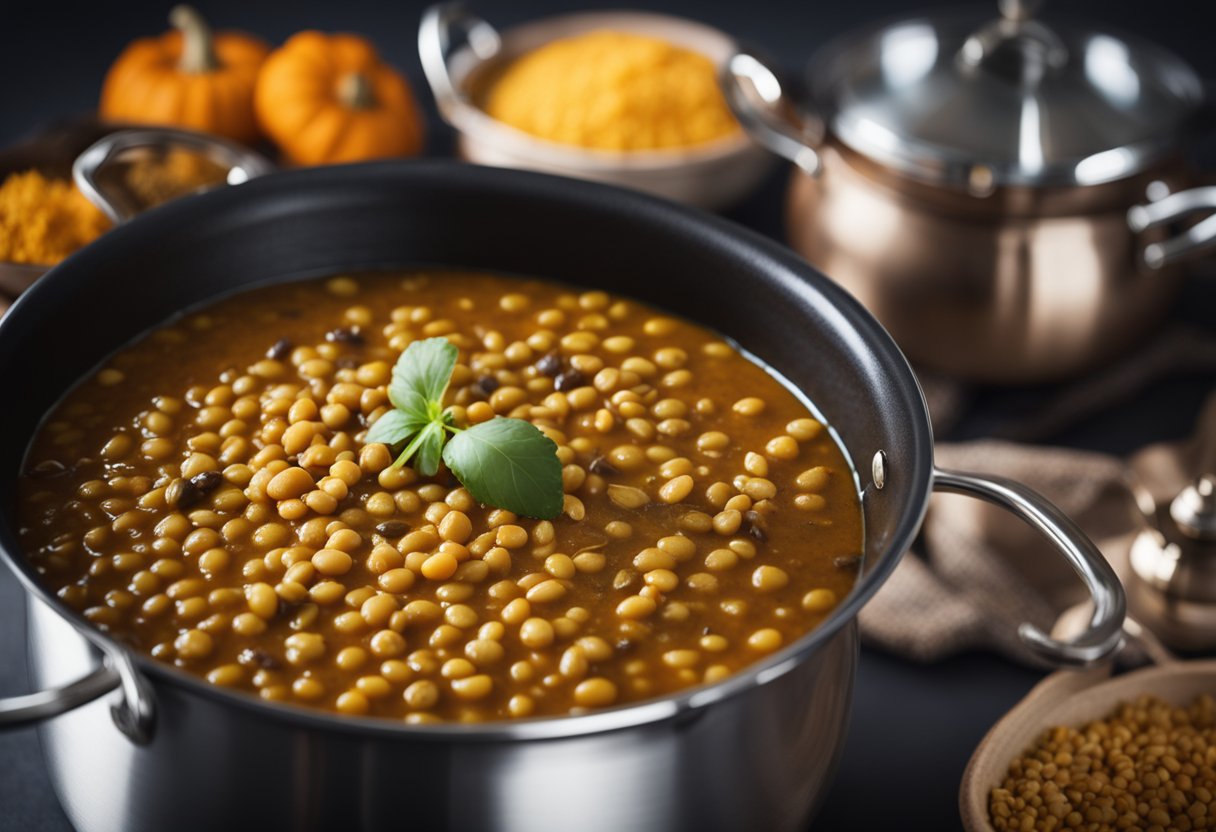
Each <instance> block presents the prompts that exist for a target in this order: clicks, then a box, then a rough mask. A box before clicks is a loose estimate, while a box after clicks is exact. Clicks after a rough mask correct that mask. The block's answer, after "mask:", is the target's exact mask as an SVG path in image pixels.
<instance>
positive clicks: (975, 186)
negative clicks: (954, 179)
mask: <svg viewBox="0 0 1216 832" xmlns="http://www.w3.org/2000/svg"><path fill="white" fill-rule="evenodd" d="M967 190H968V191H970V192H971V195H972V196H980V197H983V196H992V194H993V192H994V191H995V190H996V174H994V173H993V171H992V168H990V167H988V166H987V165H975V166H974V167H972V168H971V170H969V171H968V172H967Z"/></svg>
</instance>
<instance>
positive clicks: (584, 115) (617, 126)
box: [482, 31, 739, 151]
mask: <svg viewBox="0 0 1216 832" xmlns="http://www.w3.org/2000/svg"><path fill="white" fill-rule="evenodd" d="M482 106H483V107H484V109H485V110H486V112H488V113H489V114H490V115H491V116H493V117H494V118H496V119H498V120H499V121H502V122H505V123H506V124H509V125H511V126H512V127H516V128H518V129H520V130H523V131H525V132H527V133H531V134H533V135H535V136H539V137H541V138H543V139H549V140H551V141H555V142H562V143H564V144H573V145H578V146H580V147H588V148H595V149H598V150H614V151H616V150H621V151H628V150H653V149H657V148H673V147H689V146H692V145H697V144H702V143H704V142H708V141H712V140H714V139H718V138H722V137H723V136H727V135H729V134H731V133H733V132H735V131H737V130H738V129H739V125H738V123H737V122H736V121H735V119H734V117H733V116H732V115H731V112H730V109H729V107H728V106H727V104H726V99H725V98H724V97H723V96H722V93H721V91H720V90H719V89H718V81H717V71H716V70H715V68H714V65H713V62H712V61H711V60H710V59H709V58H707V57H705V56H704V55H700V54H697V53H696V52H692V51H690V50H687V49H683V48H681V47H678V46H676V45H674V44H671V43H668V42H667V41H664V40H660V39H659V38H653V37H647V36H644V35H638V34H633V33H629V32H612V31H594V32H587V33H585V34H581V35H575V36H573V37H568V38H561V39H559V40H556V41H553V42H552V43H548V44H546V45H544V46H542V47H540V48H539V49H536V50H534V51H532V52H529V53H527V54H525V55H523V56H522V57H520V58H518V59H516V60H515V61H513V62H511V63H510V64H509V65H508V66H507V67H506V68H505V69H504V70H503V71H502V73H501V74H500V75H499V76H498V78H497V79H496V80H495V81H494V83H492V84H491V85H490V87H489V89H488V91H487V93H486V96H485V100H484V102H482Z"/></svg>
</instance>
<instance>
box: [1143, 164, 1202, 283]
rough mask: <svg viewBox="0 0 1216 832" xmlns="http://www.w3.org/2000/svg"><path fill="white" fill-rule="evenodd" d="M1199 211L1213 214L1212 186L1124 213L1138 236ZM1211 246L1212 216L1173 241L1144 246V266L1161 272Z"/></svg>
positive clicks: (1181, 192)
mask: <svg viewBox="0 0 1216 832" xmlns="http://www.w3.org/2000/svg"><path fill="white" fill-rule="evenodd" d="M1201 211H1208V212H1216V185H1206V186H1203V187H1199V188H1190V189H1188V190H1185V191H1178V192H1177V193H1173V194H1169V195H1168V196H1164V197H1162V198H1161V199H1158V200H1154V201H1152V202H1146V203H1144V204H1143V205H1133V206H1132V207H1131V208H1129V209H1128V212H1127V224H1128V226H1129V227H1130V228H1131V230H1132V231H1134V232H1136V233H1137V234H1138V233H1140V232H1142V231H1147V230H1149V229H1151V228H1158V227H1160V226H1163V225H1167V224H1169V223H1172V222H1177V221H1178V220H1181V219H1184V218H1185V217H1187V216H1189V215H1191V214H1195V213H1199V212H1201ZM1213 246H1216V213H1214V214H1213V215H1212V216H1210V217H1208V218H1207V219H1204V220H1200V221H1199V222H1197V223H1196V224H1195V225H1193V226H1191V227H1190V228H1188V229H1186V230H1185V231H1183V232H1181V233H1180V234H1178V235H1176V236H1174V237H1170V238H1169V239H1167V240H1162V241H1160V242H1155V243H1149V244H1148V245H1146V246H1145V247H1144V253H1143V257H1144V264H1145V265H1146V266H1148V267H1149V268H1150V269H1154V270H1155V269H1161V268H1164V267H1165V266H1168V265H1170V264H1172V263H1176V262H1178V261H1179V260H1182V259H1184V258H1186V257H1189V256H1191V255H1193V254H1196V253H1198V252H1201V251H1204V250H1206V249H1209V248H1212V247H1213Z"/></svg>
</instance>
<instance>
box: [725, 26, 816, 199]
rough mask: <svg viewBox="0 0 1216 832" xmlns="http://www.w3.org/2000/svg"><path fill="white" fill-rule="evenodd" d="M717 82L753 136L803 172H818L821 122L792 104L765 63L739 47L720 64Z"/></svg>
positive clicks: (777, 78)
mask: <svg viewBox="0 0 1216 832" xmlns="http://www.w3.org/2000/svg"><path fill="white" fill-rule="evenodd" d="M718 84H719V86H720V87H721V88H722V93H723V95H725V96H726V101H727V103H728V104H729V105H730V108H731V111H732V112H734V114H735V118H737V119H739V123H740V124H742V125H743V127H744V129H745V130H747V132H748V133H749V134H751V137H752V138H753V139H755V140H756V141H757V142H758V143H759V144H760V145H761V146H763V147H765V148H767V149H768V150H771V151H772V152H773V153H776V154H777V155H778V156H782V157H784V158H786V159H789V160H790V161H791V162H793V163H794V164H795V165H797V166H798V167H799V168H801V169H802V170H803V171H805V172H806V173H807V174H809V175H811V176H818V175H819V174H820V172H821V171H822V170H823V158H822V157H821V156H820V154H819V150H818V146H819V145H820V144H821V142H822V140H823V128H822V124H821V123H819V122H818V120H817V119H815V118H814V117H812V116H810V115H808V114H807V113H805V112H804V111H803V110H802V109H800V108H799V107H798V106H797V105H796V104H794V103H793V101H792V100H791V99H790V97H789V96H788V95H786V93H785V89H784V87H783V86H782V84H781V79H780V78H779V77H778V75H777V73H776V72H774V71H773V70H772V69H771V68H770V67H769V65H768V63H767V62H765V61H764V60H763V59H762V58H760V57H758V56H757V55H756V54H755V53H754V52H751V51H749V50H746V49H739V50H737V51H736V52H735V54H733V55H731V57H730V59H729V60H728V61H727V62H726V64H725V65H723V67H722V70H721V72H720V73H719V75H718Z"/></svg>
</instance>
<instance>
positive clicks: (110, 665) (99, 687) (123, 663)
mask: <svg viewBox="0 0 1216 832" xmlns="http://www.w3.org/2000/svg"><path fill="white" fill-rule="evenodd" d="M98 647H100V648H101V649H102V651H103V654H104V655H103V658H102V662H101V664H100V665H98V666H97V668H96V669H95V670H93V672H91V673H89V674H88V675H87V676H84V677H83V678H81V679H77V680H76V681H74V682H69V683H68V684H66V685H63V686H62V687H57V688H48V689H47V690H41V691H38V692H36V693H27V694H24V695H22V696H11V697H8V698H2V699H0V730H4V729H7V728H20V727H23V726H26V725H32V724H33V723H36V722H42V721H43V720H46V719H51V718H52V717H56V716H59V715H60V714H64V713H67V712H68V711H71V710H75V709H76V708H79V707H80V706H81V705H87V704H88V703H90V702H92V701H93V700H95V699H97V698H99V697H101V696H104V695H105V694H107V693H110V692H111V691H114V690H119V689H121V691H122V699H121V700H120V701H118V702H116V703H115V704H114V705H112V706H111V708H110V714H111V716H112V717H113V718H114V724H115V725H117V726H118V729H119V730H120V731H122V733H123V734H124V735H126V737H127V738H128V739H130V740H131V742H133V743H135V744H136V745H147V744H148V742H150V741H151V739H152V734H153V731H154V729H155V725H156V706H155V705H154V704H153V699H152V693H151V691H150V690H149V688H148V684H147V682H145V681H144V680H143V678H142V677H141V676H140V675H139V673H138V672H137V671H136V670H135V666H134V664H132V662H131V657H130V656H128V655H127V654H126V653H125V652H123V651H121V650H119V649H117V648H114V647H111V646H109V645H106V644H98Z"/></svg>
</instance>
